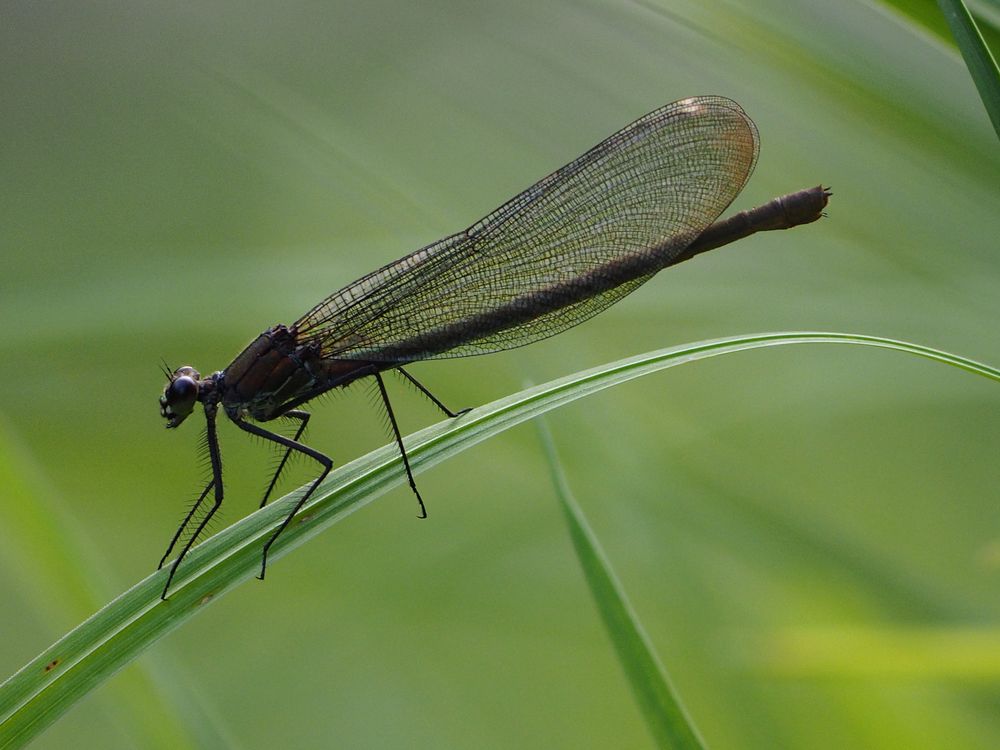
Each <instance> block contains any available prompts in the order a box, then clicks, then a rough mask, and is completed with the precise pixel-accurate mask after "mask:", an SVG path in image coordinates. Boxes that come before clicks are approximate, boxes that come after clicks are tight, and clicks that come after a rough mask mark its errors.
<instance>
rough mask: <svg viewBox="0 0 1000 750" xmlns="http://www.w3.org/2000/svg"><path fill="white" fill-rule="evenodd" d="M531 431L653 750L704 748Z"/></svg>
mask: <svg viewBox="0 0 1000 750" xmlns="http://www.w3.org/2000/svg"><path fill="white" fill-rule="evenodd" d="M535 425H536V426H537V427H538V433H539V436H540V437H541V440H542V446H543V447H544V449H545V454H546V457H547V458H548V463H549V471H550V472H551V474H552V484H553V485H554V487H555V490H556V496H557V497H558V498H559V505H560V506H561V507H562V510H563V515H564V516H565V517H566V525H567V526H568V527H569V535H570V539H572V541H573V549H574V550H576V556H577V559H578V560H579V561H580V567H581V568H583V575H584V578H585V579H586V580H587V586H588V587H589V588H590V594H591V596H593V597H594V603H595V604H596V605H597V610H598V612H600V615H601V620H603V621H604V627H605V628H607V631H608V635H609V636H610V637H611V643H612V645H614V647H615V652H616V653H617V654H618V663H619V664H621V667H622V670H623V671H624V672H625V678H626V679H627V680H628V683H629V686H630V687H631V688H632V693H633V695H634V696H635V699H636V703H638V704H639V711H640V712H641V713H642V715H643V718H644V719H645V720H646V726H647V728H648V729H649V731H650V734H652V735H653V740H654V741H655V742H656V746H657V747H660V748H663V749H664V750H704V747H705V745H704V743H703V742H702V740H701V737H699V735H698V730H697V729H695V726H694V722H692V721H691V717H690V716H688V714H687V711H685V710H684V706H682V705H681V701H680V698H679V697H678V696H677V694H676V692H675V690H674V688H673V686H672V685H671V684H670V678H669V677H667V673H666V670H665V669H664V668H663V665H662V664H661V663H660V660H659V658H658V657H657V655H656V652H655V651H654V650H653V644H652V642H651V641H650V640H649V636H647V635H646V632H645V630H643V627H642V625H641V623H640V622H639V618H638V616H637V615H636V613H635V610H634V609H632V605H631V604H630V603H629V601H628V598H627V597H626V596H625V590H624V589H623V588H622V585H621V582H620V581H619V580H618V576H616V575H615V572H614V570H613V569H612V567H611V562H610V561H609V560H608V558H607V556H606V555H605V554H604V550H603V549H602V548H601V545H600V543H599V542H598V541H597V537H596V536H595V535H594V532H593V530H591V528H590V524H588V523H587V519H586V518H585V517H584V515H583V510H582V509H581V508H580V506H579V505H578V504H577V502H576V498H574V497H573V493H572V491H571V490H570V488H569V482H568V481H567V480H566V474H565V473H564V472H563V470H562V465H561V464H560V463H559V457H558V455H556V448H555V444H554V443H553V441H552V433H551V432H550V431H549V428H548V425H547V424H546V423H545V420H544V419H543V418H542V417H539V418H538V419H536V420H535Z"/></svg>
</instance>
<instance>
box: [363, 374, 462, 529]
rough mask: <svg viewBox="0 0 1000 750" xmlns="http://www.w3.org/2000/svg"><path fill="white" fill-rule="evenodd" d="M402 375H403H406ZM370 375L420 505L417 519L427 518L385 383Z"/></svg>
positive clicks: (376, 376) (379, 376) (436, 401)
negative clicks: (376, 386) (373, 378)
mask: <svg viewBox="0 0 1000 750" xmlns="http://www.w3.org/2000/svg"><path fill="white" fill-rule="evenodd" d="M400 372H402V370H400ZM403 374H404V375H405V374H406V373H403ZM372 375H374V376H375V382H377V383H378V390H379V393H381V394H382V403H384V404H385V410H386V412H388V414H389V423H390V424H391V425H392V433H393V435H394V436H395V437H396V445H398V446H399V453H400V455H401V456H402V457H403V468H405V469H406V478H407V479H408V480H409V481H410V489H411V490H413V494H414V495H416V496H417V502H418V503H419V504H420V513H419V514H418V518H427V508H425V507H424V499H423V498H422V497H420V491H419V490H418V489H417V483H416V482H415V481H414V480H413V472H412V471H410V459H409V458H407V456H406V448H404V447H403V436H402V435H400V434H399V425H398V424H396V415H395V414H393V413H392V404H390V403H389V394H388V393H387V392H386V390H385V383H384V382H382V376H381V375H380V374H379V373H378V372H373V373H372ZM406 377H408V378H409V377H410V376H409V375H407V376H406ZM410 380H413V378H410ZM413 382H414V383H416V382H417V381H415V380H414V381H413ZM417 386H418V387H419V388H420V390H422V391H424V393H427V389H425V388H424V387H423V386H422V385H420V384H419V383H417ZM427 395H428V396H430V397H431V398H432V399H433V400H434V403H436V404H437V405H438V406H440V407H441V408H442V409H444V406H443V405H442V404H441V402H440V401H438V400H437V399H436V398H434V397H433V396H431V395H430V393H427ZM445 411H447V409H445ZM449 414H450V416H457V415H456V414H451V413H450V412H449Z"/></svg>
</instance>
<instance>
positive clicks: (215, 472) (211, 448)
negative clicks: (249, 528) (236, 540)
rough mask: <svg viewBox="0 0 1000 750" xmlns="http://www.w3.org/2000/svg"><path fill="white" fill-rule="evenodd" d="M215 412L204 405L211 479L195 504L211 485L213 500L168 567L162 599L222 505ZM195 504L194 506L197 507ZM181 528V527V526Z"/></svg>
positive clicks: (220, 468)
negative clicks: (213, 494)
mask: <svg viewBox="0 0 1000 750" xmlns="http://www.w3.org/2000/svg"><path fill="white" fill-rule="evenodd" d="M215 414H216V410H215V407H212V408H209V407H207V406H206V407H205V422H206V428H205V443H206V444H207V445H208V457H209V460H210V461H211V464H212V481H211V483H210V484H209V486H208V487H206V488H205V492H204V493H203V494H202V496H201V498H199V500H198V503H197V505H200V504H201V501H202V500H203V499H204V497H205V495H206V494H208V490H209V487H213V486H214V487H215V502H214V503H212V507H211V508H210V509H209V511H208V513H206V514H205V517H204V518H203V519H201V523H199V524H198V528H197V529H195V532H194V534H192V535H191V538H190V539H188V540H187V542H186V543H185V545H184V549H182V550H181V553H180V554H179V555H178V556H177V559H176V560H174V564H173V565H172V566H171V567H170V575H168V576H167V582H166V584H165V585H164V586H163V593H161V594H160V598H161V599H163V600H164V601H166V599H167V591H169V590H170V584H171V582H172V581H173V580H174V574H175V573H177V567H178V566H179V565H180V564H181V560H183V559H184V556H185V555H187V553H188V551H189V550H190V549H191V547H192V546H194V543H195V540H196V539H197V538H198V537H199V536H200V535H201V532H202V531H204V530H205V527H206V526H207V525H208V522H209V521H210V520H212V516H214V515H215V512H216V511H217V510H218V509H219V506H220V505H222V457H221V455H220V454H219V439H218V437H216V434H215ZM197 505H196V506H195V508H197ZM193 512H194V509H192V514H193ZM190 517H191V514H189V515H188V518H190ZM184 525H187V520H185V522H184ZM181 528H183V526H182V527H181ZM179 533H180V531H178V534H179ZM171 547H173V544H171ZM168 553H169V550H168Z"/></svg>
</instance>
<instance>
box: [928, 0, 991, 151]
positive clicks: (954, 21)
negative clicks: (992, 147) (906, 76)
mask: <svg viewBox="0 0 1000 750" xmlns="http://www.w3.org/2000/svg"><path fill="white" fill-rule="evenodd" d="M938 6H939V7H940V8H941V12H942V13H943V14H944V17H945V19H946V20H947V21H948V26H949V27H951V33H952V34H953V35H954V37H955V41H956V42H957V43H958V48H959V49H960V50H961V51H962V57H964V58H965V64H966V66H968V68H969V73H970V74H971V75H972V80H973V82H974V83H975V84H976V88H977V89H978V90H979V96H980V97H981V98H982V100H983V104H984V105H985V107H986V111H987V113H989V116H990V120H991V121H992V122H993V129H994V130H995V131H996V133H997V136H1000V70H998V69H997V62H996V60H995V59H993V55H992V53H991V52H990V49H989V47H987V46H986V42H985V41H983V35H982V34H980V33H979V29H978V28H977V27H976V22H975V21H974V20H973V18H972V14H971V13H969V9H968V8H966V7H965V3H964V2H962V0H938Z"/></svg>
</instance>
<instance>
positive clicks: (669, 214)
mask: <svg viewBox="0 0 1000 750" xmlns="http://www.w3.org/2000/svg"><path fill="white" fill-rule="evenodd" d="M757 151H758V137H757V129H756V126H755V125H754V124H753V121H752V120H750V118H749V117H748V116H747V114H746V113H745V112H744V111H743V109H742V108H741V107H740V106H739V105H738V104H736V103H735V102H733V101H731V100H729V99H725V98H723V97H718V96H701V97H694V98H691V99H682V100H681V101H678V102H674V103H673V104H668V105H667V106H665V107H662V108H660V109H657V110H655V111H653V112H650V113H649V114H648V115H646V116H645V117H642V118H640V119H638V120H636V121H635V122H633V123H632V124H631V125H628V126H627V127H625V128H623V129H622V130H620V131H619V132H617V133H615V134H614V135H612V136H611V137H610V138H608V139H607V140H604V141H602V142H601V143H599V144H597V145H596V146H594V147H593V148H592V149H590V150H589V151H587V152H586V153H585V154H584V155H583V156H581V157H579V158H578V159H576V160H575V161H573V162H571V163H569V164H567V165H566V166H565V167H563V168H562V169H559V170H558V171H556V172H553V173H552V174H550V175H549V176H548V177H545V178H543V179H542V180H540V181H539V182H537V183H536V184H534V185H532V186H531V187H530V188H528V189H527V190H525V191H524V192H522V193H521V194H520V195H517V196H515V197H514V198H512V199H511V200H510V201H508V202H507V203H505V204H504V205H502V206H501V207H500V208H498V209H497V210H496V211H494V212H493V213H491V214H489V215H488V216H487V217H486V218H484V219H482V220H480V221H478V222H476V223H475V224H473V225H472V226H471V227H469V228H468V229H466V230H465V231H462V232H459V233H457V234H453V235H451V236H449V237H445V238H444V239H442V240H440V241H438V242H435V243H433V244H431V245H428V246H427V247H424V248H422V249H420V250H417V251H416V252H414V253H411V254H410V255H407V256H406V257H404V258H401V259H400V260H397V261H396V262H394V263H390V264H389V265H387V266H384V267H383V268H380V269H379V270H377V271H374V272H372V273H370V274H368V275H367V276H365V277H363V278H361V279H359V280H358V281H355V282H354V283H353V284H349V285H348V286H346V287H344V288H343V289H341V290H340V291H339V292H335V293H334V294H332V295H330V296H329V297H327V298H326V299H325V300H323V301H322V302H320V303H319V304H318V305H316V307H314V308H313V309H312V310H310V311H309V312H307V313H306V314H305V315H303V316H302V317H301V318H299V319H298V320H297V321H295V322H294V323H292V324H291V325H289V326H285V325H276V326H274V327H273V328H270V329H268V330H267V331H264V333H262V334H261V335H260V336H258V337H257V338H256V339H255V340H254V341H253V342H251V343H250V345H249V346H248V347H247V348H246V349H244V350H243V352H242V353H240V354H239V355H238V356H237V357H236V359H234V360H233V361H232V362H231V363H230V364H229V366H228V367H226V368H225V369H224V370H221V371H219V372H215V373H213V374H211V375H209V376H208V377H204V378H203V377H202V376H201V375H200V374H199V373H198V371H197V370H195V369H194V368H193V367H190V366H184V367H179V368H177V369H176V370H174V371H173V372H170V371H169V370H168V371H167V376H168V377H169V383H168V384H167V386H166V388H165V389H164V392H163V395H162V396H161V397H160V413H161V415H162V416H163V417H164V418H165V419H166V420H167V427H177V426H178V425H179V424H180V423H181V422H183V421H184V419H185V418H186V417H187V416H188V415H189V414H190V413H191V412H192V410H193V409H194V406H195V404H196V403H198V402H201V404H202V406H203V407H204V411H205V419H206V422H207V431H206V444H207V447H208V456H209V461H210V464H211V469H212V476H211V479H210V481H209V482H208V485H207V486H206V487H205V489H204V491H203V492H202V493H201V495H200V497H199V498H198V500H197V501H196V503H195V505H194V506H193V507H192V509H191V511H190V512H189V513H188V515H187V517H186V518H185V519H184V521H183V523H182V524H181V526H180V528H178V530H177V533H176V534H175V535H174V537H173V539H172V541H171V542H170V546H169V548H168V549H167V552H166V554H165V555H164V556H163V559H162V560H161V561H160V567H163V565H164V564H165V563H166V560H167V558H168V557H169V556H170V554H171V552H173V550H174V548H175V547H176V546H177V543H178V541H179V540H180V539H181V538H182V537H183V536H184V534H185V532H186V531H187V532H188V535H187V538H186V541H185V542H184V544H183V545H182V548H181V551H180V554H179V555H178V556H177V558H176V559H175V560H174V563H173V566H172V567H171V569H170V574H169V575H168V577H167V581H166V584H165V585H164V588H163V597H164V598H166V595H167V591H168V590H169V588H170V584H171V582H172V581H173V578H174V574H175V573H176V572H177V568H178V566H179V565H180V563H181V561H182V560H183V559H184V556H185V555H186V554H187V552H188V551H189V550H190V549H191V546H192V545H193V544H194V543H195V540H197V538H198V536H199V535H200V534H201V533H202V531H204V529H205V526H206V524H207V523H208V521H209V519H210V518H211V517H212V515H213V514H214V513H215V512H216V511H217V510H218V508H219V506H220V505H221V503H222V497H223V485H222V463H221V459H220V454H219V443H218V438H217V436H216V423H215V422H216V416H217V415H218V412H219V409H220V407H221V409H222V411H223V412H224V413H225V414H226V416H227V417H228V418H229V419H230V420H232V422H233V423H234V424H235V425H236V426H237V427H239V428H240V429H242V430H245V431H246V432H249V433H251V434H253V435H258V436H259V437H262V438H264V439H265V440H268V441H271V442H273V443H276V444H277V445H279V446H281V447H282V448H283V449H284V450H283V455H282V458H281V461H280V463H279V464H278V467H277V470H276V471H275V473H274V476H273V477H272V479H271V482H270V484H269V486H268V488H267V491H266V492H265V493H264V497H263V499H262V500H261V502H260V507H263V506H264V505H265V504H266V503H267V501H268V499H269V498H270V496H271V493H272V491H273V490H274V488H275V485H276V483H277V481H278V477H279V476H280V475H281V473H282V470H283V469H284V468H285V465H286V463H287V461H288V458H289V456H290V455H291V454H292V452H293V451H294V452H298V453H301V454H303V455H306V456H308V457H310V458H312V459H313V460H314V461H316V462H317V463H318V464H319V465H320V466H321V467H322V471H321V472H320V474H319V476H318V477H316V479H315V480H314V481H313V482H312V483H311V484H310V485H309V487H308V489H307V490H306V491H305V492H304V493H303V494H302V495H301V496H300V497H299V499H298V501H297V502H296V503H295V505H294V507H293V508H292V509H291V510H290V511H289V513H288V515H287V516H286V517H285V518H284V521H283V522H282V523H281V525H280V526H279V527H278V528H277V529H276V530H275V531H274V533H273V534H271V536H270V537H269V538H268V540H267V542H266V543H265V544H264V547H263V550H262V553H261V567H260V576H259V577H260V578H263V577H264V572H265V570H266V568H267V554H268V550H270V548H271V546H272V545H273V544H274V541H275V540H276V539H277V538H278V537H279V536H280V535H281V532H282V531H284V529H285V528H286V527H287V526H288V524H289V522H290V521H291V520H292V518H293V517H294V516H295V514H296V513H297V512H298V511H299V510H300V509H301V508H302V506H303V505H304V504H305V502H306V501H307V500H308V499H309V496H310V495H311V494H312V493H313V491H314V490H315V489H316V487H317V486H318V485H319V483H320V482H321V481H322V480H323V478H324V477H325V476H326V475H327V474H328V473H329V472H330V469H331V468H332V467H333V461H332V460H331V459H330V458H329V457H328V456H326V455H324V454H323V453H320V452H319V451H317V450H315V449H313V448H310V447H309V446H307V445H304V444H303V443H301V442H300V438H301V437H302V433H303V431H304V430H305V428H306V424H307V423H308V421H309V416H310V415H309V413H308V412H305V411H302V410H301V409H299V408H298V407H300V406H302V405H303V404H305V403H306V402H308V401H310V400H312V399H314V398H316V397H317V396H319V395H321V394H323V393H326V392H327V391H330V390H331V389H333V388H343V387H346V386H348V385H350V384H351V383H353V382H354V381H356V380H359V379H361V378H368V377H370V378H373V379H374V381H375V383H376V384H377V386H378V391H379V393H380V395H381V397H382V401H383V403H384V405H385V409H386V412H387V414H388V416H389V423H390V425H391V427H392V432H393V436H394V438H395V441H396V444H397V445H398V447H399V451H400V453H401V454H402V460H403V466H404V468H405V469H406V475H407V477H408V479H409V483H410V487H411V489H412V490H413V493H414V494H415V495H416V498H417V502H418V503H419V506H420V515H421V516H425V515H426V512H425V509H424V502H423V500H422V499H421V497H420V493H419V492H418V491H417V486H416V483H415V482H414V480H413V473H412V472H411V471H410V464H409V460H408V459H407V456H406V451H405V449H404V448H403V441H402V437H401V435H400V431H399V426H398V425H397V423H396V417H395V414H394V413H393V410H392V406H391V405H390V403H389V397H388V394H387V392H386V388H385V383H384V381H383V378H382V373H384V372H387V371H390V370H395V371H397V372H399V373H400V374H401V375H402V376H403V377H404V378H406V379H408V380H409V381H410V382H412V383H413V384H414V385H415V386H416V387H417V388H419V389H420V391H422V392H423V393H424V394H425V395H426V396H427V397H428V398H430V399H431V400H432V401H433V402H434V403H435V404H436V405H437V406H438V408H440V409H441V411H442V412H444V413H445V414H446V415H448V416H449V417H455V416H457V414H456V413H455V412H453V411H451V410H449V409H448V408H447V407H446V406H445V405H444V404H443V403H441V401H439V400H438V399H436V398H435V397H434V396H433V395H432V394H431V393H430V391H428V390H427V389H426V388H425V387H424V386H423V385H421V384H420V383H419V382H418V381H417V380H416V379H415V378H414V377H413V376H412V375H410V374H409V373H408V372H406V371H405V370H404V369H403V366H404V365H407V364H409V363H412V362H418V361H420V360H425V359H440V358H444V357H462V356H469V355H473V354H487V353H489V352H496V351H500V350H502V349H511V348H514V347H518V346H523V345H525V344H529V343H531V342H533V341H537V340H539V339H543V338H546V337H547V336H552V335H553V334H556V333H559V332H560V331H563V330H565V329H567V328H570V327H571V326H574V325H576V324H577V323H580V322H582V321H584V320H586V319H587V318H589V317H591V316H593V315H596V314H597V313H598V312H600V311H601V310H603V309H604V308H606V307H608V306H609V305H611V304H613V303H615V302H617V301H618V300H620V299H621V298H622V297H624V296H625V295H627V294H628V293H629V292H631V291H633V290H634V289H636V288H637V287H639V286H640V285H641V284H643V283H644V282H645V281H647V280H648V279H650V278H651V277H652V276H653V275H655V274H656V273H657V272H658V271H660V270H661V269H663V268H666V267H667V266H672V265H675V264H677V263H680V262H681V261H684V260H688V259H689V258H692V257H693V256H695V255H697V254H698V253H702V252H704V251H706V250H711V249H713V248H716V247H719V246H721V245H725V244H728V243H730V242H733V241H735V240H738V239H740V238H742V237H746V236H747V235H750V234H753V233H754V232H759V231H763V230H771V229H788V228H790V227H794V226H798V225H799V224H808V223H810V222H813V221H816V220H817V219H818V218H820V216H822V212H823V208H824V207H825V206H826V203H827V198H828V196H829V195H830V193H829V192H828V191H827V190H825V189H824V188H823V187H822V186H818V187H814V188H810V189H807V190H800V191H799V192H796V193H791V194H789V195H785V196H783V197H781V198H775V199H774V200H772V201H770V202H769V203H767V204H765V205H763V206H760V207H758V208H755V209H752V210H749V211H743V212H741V213H738V214H735V215H734V216H732V217H730V218H728V219H725V220H723V221H716V220H717V219H718V217H719V215H720V214H721V213H722V212H723V211H724V210H725V209H726V207H728V206H729V204H730V203H731V202H732V200H733V199H734V198H735V197H736V196H737V194H738V193H739V192H740V190H742V189H743V186H744V185H745V184H746V182H747V179H748V178H749V177H750V173H751V172H752V171H753V168H754V164H755V163H756V160H757ZM278 417H285V418H287V419H291V420H295V421H296V422H297V426H296V429H295V433H294V436H293V437H291V438H288V437H285V436H284V435H280V434H278V433H275V432H272V431H270V430H267V429H265V428H263V427H261V426H260V424H259V423H261V422H269V421H271V420H273V419H276V418H278ZM210 493H211V495H212V504H211V507H209V508H208V509H207V511H206V510H202V511H201V513H202V515H201V517H200V519H199V520H198V521H197V522H195V521H194V519H195V518H196V517H198V513H199V510H200V509H201V506H202V505H203V504H204V503H205V501H206V498H208V496H209V494H210ZM191 526H194V527H195V528H194V530H193V532H191V531H190V529H189V527H191Z"/></svg>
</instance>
